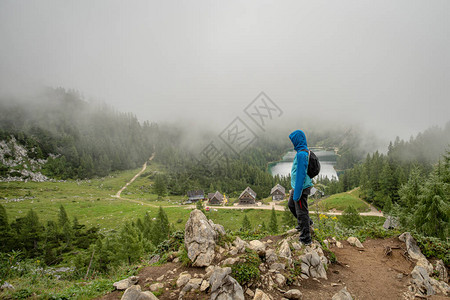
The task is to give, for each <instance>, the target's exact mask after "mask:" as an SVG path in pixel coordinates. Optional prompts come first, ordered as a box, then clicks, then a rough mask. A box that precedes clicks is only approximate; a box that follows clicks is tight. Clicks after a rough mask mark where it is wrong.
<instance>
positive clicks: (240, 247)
mask: <svg viewBox="0 0 450 300" xmlns="http://www.w3.org/2000/svg"><path fill="white" fill-rule="evenodd" d="M233 245H234V246H235V247H236V250H237V253H244V252H245V248H249V245H248V243H247V242H246V241H243V240H242V239H241V238H240V237H236V239H235V240H234V242H233ZM237 253H236V254H237Z"/></svg>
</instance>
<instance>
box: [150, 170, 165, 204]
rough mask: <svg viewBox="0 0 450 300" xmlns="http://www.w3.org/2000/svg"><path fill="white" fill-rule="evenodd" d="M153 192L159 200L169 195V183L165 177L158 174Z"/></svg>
mask: <svg viewBox="0 0 450 300" xmlns="http://www.w3.org/2000/svg"><path fill="white" fill-rule="evenodd" d="M153 191H154V192H155V194H156V195H158V198H162V197H164V196H165V195H166V194H167V182H166V178H165V176H164V175H161V174H158V175H156V176H155V182H154V184H153Z"/></svg>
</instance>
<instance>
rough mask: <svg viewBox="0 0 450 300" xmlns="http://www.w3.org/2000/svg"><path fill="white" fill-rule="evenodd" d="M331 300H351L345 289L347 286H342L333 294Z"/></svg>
mask: <svg viewBox="0 0 450 300" xmlns="http://www.w3.org/2000/svg"><path fill="white" fill-rule="evenodd" d="M331 300H353V298H352V295H350V293H349V292H348V291H347V288H346V287H345V288H343V289H342V290H340V291H339V292H337V293H336V294H334V295H333V297H332V298H331Z"/></svg>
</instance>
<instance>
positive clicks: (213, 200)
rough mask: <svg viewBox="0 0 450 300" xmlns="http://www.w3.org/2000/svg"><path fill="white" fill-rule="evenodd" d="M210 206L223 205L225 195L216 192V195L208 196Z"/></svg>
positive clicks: (210, 194)
mask: <svg viewBox="0 0 450 300" xmlns="http://www.w3.org/2000/svg"><path fill="white" fill-rule="evenodd" d="M208 199H209V204H210V205H222V203H223V195H222V194H221V193H219V191H216V192H215V193H209V194H208Z"/></svg>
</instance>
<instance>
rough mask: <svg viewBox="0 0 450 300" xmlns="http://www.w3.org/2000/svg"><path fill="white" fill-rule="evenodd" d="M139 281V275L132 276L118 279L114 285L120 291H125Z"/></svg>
mask: <svg viewBox="0 0 450 300" xmlns="http://www.w3.org/2000/svg"><path fill="white" fill-rule="evenodd" d="M138 281H139V277H138V276H131V277H129V278H126V279H123V280H120V281H117V282H114V283H113V286H114V287H115V288H116V289H117V290H119V291H123V290H126V289H128V288H129V287H131V286H132V285H135V284H136V283H137V282H138Z"/></svg>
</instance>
